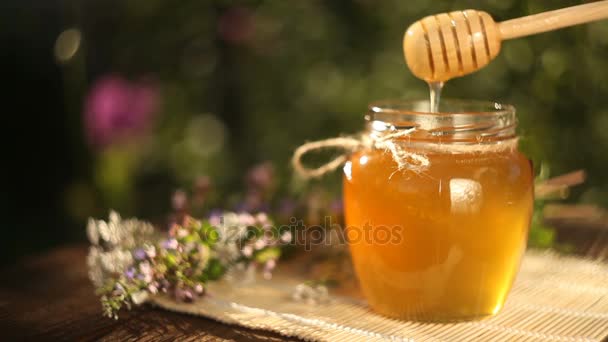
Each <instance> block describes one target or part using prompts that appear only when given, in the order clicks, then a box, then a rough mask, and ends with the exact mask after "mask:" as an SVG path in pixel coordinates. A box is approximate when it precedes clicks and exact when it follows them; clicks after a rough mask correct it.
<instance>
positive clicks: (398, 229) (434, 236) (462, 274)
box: [344, 103, 533, 321]
mask: <svg viewBox="0 0 608 342" xmlns="http://www.w3.org/2000/svg"><path fill="white" fill-rule="evenodd" d="M443 105H444V103H442V106H443ZM477 106H478V105H477ZM448 107H449V104H448ZM457 107H458V106H457ZM373 108H375V110H376V113H374V114H375V117H372V118H371V119H370V120H372V121H374V120H377V119H378V116H379V114H384V117H383V118H382V119H384V120H383V121H382V122H383V123H387V122H388V123H389V124H393V123H395V122H396V121H399V125H401V126H402V127H403V125H405V126H408V127H412V126H413V127H418V132H422V133H421V134H413V135H412V137H411V138H408V139H403V141H397V142H396V143H398V144H402V145H403V146H404V148H406V149H408V150H409V151H411V152H413V153H418V154H420V155H424V156H425V157H426V158H427V159H428V161H429V166H428V167H427V168H426V169H425V170H423V171H417V170H416V171H414V170H409V169H404V170H399V169H397V164H396V163H395V160H394V156H393V155H391V154H390V153H388V152H387V151H386V150H383V149H378V148H373V147H372V148H367V149H363V150H360V151H358V152H355V153H353V154H352V155H351V157H350V159H349V161H348V162H347V163H346V165H345V167H344V209H345V218H346V226H347V227H346V229H347V238H348V239H349V245H350V251H351V254H352V259H353V264H354V267H355V271H356V274H357V277H358V279H359V283H360V286H361V289H362V291H363V294H364V295H365V297H366V299H367V301H368V303H369V305H370V306H371V307H372V308H373V309H374V310H376V311H377V312H379V313H381V314H384V315H387V316H390V317H395V318H402V319H414V320H424V321H453V320H466V319H475V318H482V317H486V316H491V315H493V314H495V313H497V312H498V310H500V308H501V307H502V305H503V303H504V301H505V299H506V296H507V294H508V292H509V289H510V287H511V285H512V283H513V280H514V278H515V276H516V273H517V270H518V267H519V263H520V260H521V257H522V254H523V252H524V250H525V247H526V240H527V233H528V228H529V223H530V218H531V215H532V207H533V171H532V167H531V165H530V162H529V160H528V159H527V158H526V157H525V156H524V155H523V154H521V153H520V152H519V151H517V149H516V148H514V149H513V148H507V149H500V148H493V145H496V146H500V144H501V143H502V142H504V141H505V139H513V137H512V133H513V132H514V131H513V130H514V123H515V116H514V112H512V111H511V110H507V111H501V113H499V114H496V115H494V114H492V113H491V112H489V113H488V112H484V113H483V115H482V116H481V118H479V117H473V116H472V115H473V114H462V115H464V116H462V117H460V118H459V117H458V116H454V115H451V114H447V115H446V114H438V115H435V116H432V114H422V113H417V112H412V113H405V114H404V113H403V112H402V110H403V109H402V108H401V109H395V107H394V106H393V107H392V110H391V111H388V112H389V114H388V115H387V114H386V113H387V111H386V110H385V109H382V108H380V107H378V106H375V107H373ZM458 108H460V107H458ZM460 112H461V111H459V112H458V113H460ZM467 115H471V116H470V117H468V116H467ZM499 116H500V117H501V118H502V119H498V117H499ZM447 117H450V120H447V119H446V118H447ZM397 118H398V120H397ZM436 118H437V119H438V120H439V121H440V122H441V124H438V122H439V121H437V120H435V121H433V120H434V119H436ZM505 118H507V120H506V121H505ZM389 119H390V120H389ZM404 120H406V121H407V123H404ZM429 120H430V121H429ZM446 120H447V121H449V122H451V124H450V125H447V126H446V125H445V123H446V122H447V121H446ZM471 120H473V121H475V123H474V124H471V122H472V121H471ZM480 120H481V121H480ZM509 120H511V121H509ZM376 122H377V121H376ZM429 122H430V123H429ZM459 122H460V123H462V125H461V124H459ZM399 125H397V126H399ZM471 126H473V127H477V129H470V127H471ZM392 127H393V129H395V126H392ZM446 127H448V128H446ZM458 127H464V129H460V130H459V129H458ZM479 127H485V128H483V129H479ZM437 129H440V130H441V131H442V134H440V135H439V136H440V137H441V138H439V139H440V141H437V139H438V138H436V137H437V135H433V133H436V131H437ZM429 132H430V133H429ZM446 132H448V133H447V135H448V137H446ZM449 132H451V135H450V134H449ZM454 132H456V133H454ZM480 132H482V133H483V132H485V133H486V135H482V137H483V138H482V139H488V138H487V137H488V136H490V139H494V140H490V142H489V145H484V146H483V147H482V148H480V150H475V146H477V145H476V142H475V141H476V139H477V140H479V139H480V138H479V137H480ZM492 137H493V138H492ZM463 142H464V145H462V146H465V147H466V146H470V147H471V148H470V151H469V150H468V149H467V148H458V149H456V150H450V148H449V147H450V145H452V144H454V145H456V144H459V143H460V144H462V143H463ZM467 142H468V143H467ZM425 146H426V147H425ZM437 146H439V147H441V148H428V149H427V147H437ZM442 146H443V147H442ZM444 147H447V148H444Z"/></svg>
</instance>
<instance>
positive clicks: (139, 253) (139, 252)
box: [133, 248, 148, 260]
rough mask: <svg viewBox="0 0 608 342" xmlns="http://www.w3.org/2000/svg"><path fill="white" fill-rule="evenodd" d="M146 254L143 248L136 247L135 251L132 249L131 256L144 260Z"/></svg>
mask: <svg viewBox="0 0 608 342" xmlns="http://www.w3.org/2000/svg"><path fill="white" fill-rule="evenodd" d="M147 256H148V255H147V254H146V251H145V250H144V249H143V248H137V249H136V250H135V251H133V257H134V258H135V260H144V259H145V258H146V257H147Z"/></svg>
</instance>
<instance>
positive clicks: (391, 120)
mask: <svg viewBox="0 0 608 342" xmlns="http://www.w3.org/2000/svg"><path fill="white" fill-rule="evenodd" d="M428 107H429V103H428V101H409V102H408V101H383V102H378V103H373V104H371V105H370V106H369V111H368V113H367V115H366V116H365V119H366V121H367V131H368V133H369V134H370V135H371V136H372V137H376V138H378V137H382V136H387V135H389V134H394V133H397V132H403V131H404V130H409V131H410V133H409V134H406V135H401V134H398V135H397V136H399V138H397V139H400V140H407V141H412V142H428V143H441V144H492V143H499V142H502V141H504V140H508V139H512V138H515V137H516V133H515V130H516V128H517V117H516V115H515V108H513V107H512V106H509V105H502V104H498V103H494V102H482V101H468V100H467V101H465V100H444V101H442V103H441V107H440V112H437V113H430V112H429V111H428Z"/></svg>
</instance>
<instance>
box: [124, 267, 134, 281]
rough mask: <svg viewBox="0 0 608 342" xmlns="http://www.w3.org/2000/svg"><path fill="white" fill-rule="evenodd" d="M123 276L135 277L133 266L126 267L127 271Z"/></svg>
mask: <svg viewBox="0 0 608 342" xmlns="http://www.w3.org/2000/svg"><path fill="white" fill-rule="evenodd" d="M125 276H126V277H127V278H128V279H133V277H135V268H134V267H129V268H128V269H127V271H126V272H125Z"/></svg>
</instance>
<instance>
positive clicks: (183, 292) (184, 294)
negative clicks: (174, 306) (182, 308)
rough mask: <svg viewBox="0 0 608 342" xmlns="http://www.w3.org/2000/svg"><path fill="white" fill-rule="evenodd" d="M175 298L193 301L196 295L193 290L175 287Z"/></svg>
mask: <svg viewBox="0 0 608 342" xmlns="http://www.w3.org/2000/svg"><path fill="white" fill-rule="evenodd" d="M175 298H177V299H178V300H181V301H184V302H191V301H193V300H194V295H193V294H192V291H190V290H187V289H182V288H179V287H178V288H176V289H175Z"/></svg>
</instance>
